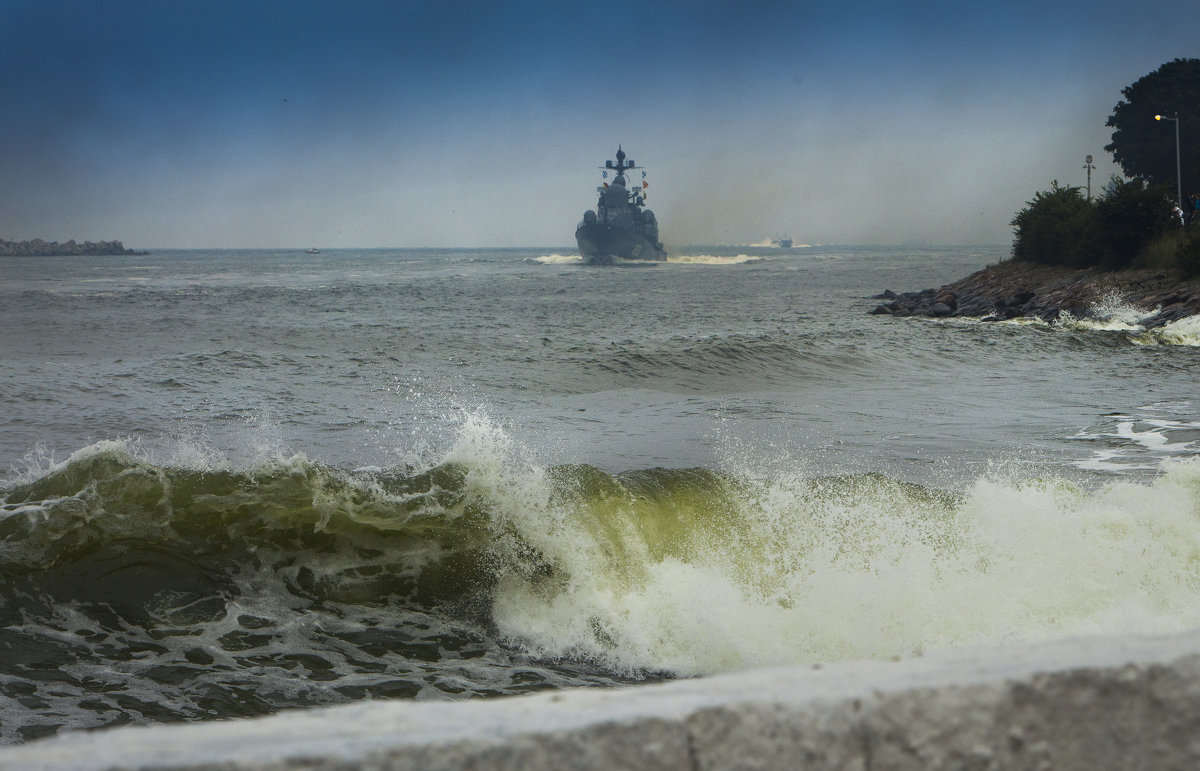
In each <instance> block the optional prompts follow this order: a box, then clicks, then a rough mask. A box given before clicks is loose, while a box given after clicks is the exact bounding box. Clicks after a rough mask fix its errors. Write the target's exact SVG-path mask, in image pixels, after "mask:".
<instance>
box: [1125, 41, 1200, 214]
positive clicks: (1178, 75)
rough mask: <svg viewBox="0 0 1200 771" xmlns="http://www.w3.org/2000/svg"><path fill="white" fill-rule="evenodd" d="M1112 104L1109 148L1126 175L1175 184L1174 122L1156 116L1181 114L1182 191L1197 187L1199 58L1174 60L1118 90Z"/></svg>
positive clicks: (1199, 178) (1199, 171)
mask: <svg viewBox="0 0 1200 771" xmlns="http://www.w3.org/2000/svg"><path fill="white" fill-rule="evenodd" d="M1121 94H1122V96H1124V97H1125V98H1124V99H1123V100H1121V101H1120V102H1118V103H1117V106H1116V107H1114V108H1113V112H1112V115H1110V116H1108V121H1107V122H1106V123H1105V125H1106V126H1111V127H1112V128H1113V129H1114V130H1113V133H1112V143H1111V144H1108V145H1105V147H1104V149H1105V150H1107V151H1108V152H1110V153H1112V156H1113V160H1114V161H1115V162H1116V163H1117V164H1119V165H1120V167H1121V169H1122V171H1124V172H1125V175H1126V176H1128V177H1133V178H1135V179H1144V180H1146V181H1147V182H1149V183H1150V184H1151V185H1163V186H1168V185H1169V186H1170V187H1172V188H1173V187H1174V186H1175V185H1174V183H1175V125H1176V124H1175V123H1174V122H1173V121H1168V120H1163V121H1157V120H1155V119H1154V116H1155V115H1159V114H1161V115H1164V116H1168V117H1174V116H1175V115H1176V114H1177V113H1178V115H1179V148H1180V165H1181V166H1182V172H1181V176H1182V177H1183V189H1184V190H1185V191H1189V190H1196V189H1197V188H1198V186H1200V59H1175V60H1174V61H1170V62H1167V63H1166V64H1164V65H1162V66H1161V67H1159V68H1158V69H1157V70H1155V71H1154V72H1152V73H1150V74H1149V75H1144V76H1142V77H1141V78H1139V79H1138V80H1137V81H1135V82H1134V83H1133V84H1132V85H1130V86H1126V87H1125V88H1123V89H1121Z"/></svg>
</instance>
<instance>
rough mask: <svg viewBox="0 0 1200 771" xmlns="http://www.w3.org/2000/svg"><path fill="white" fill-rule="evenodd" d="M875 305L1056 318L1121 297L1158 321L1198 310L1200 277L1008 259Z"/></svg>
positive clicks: (889, 309) (1080, 314) (879, 310)
mask: <svg viewBox="0 0 1200 771" xmlns="http://www.w3.org/2000/svg"><path fill="white" fill-rule="evenodd" d="M871 299H875V300H882V302H881V303H880V304H879V305H878V306H876V307H875V308H874V309H873V310H872V311H870V312H871V313H873V314H876V315H890V316H932V317H950V316H968V317H974V318H980V319H983V320H987V321H1003V320H1007V319H1013V318H1022V317H1024V318H1038V319H1042V320H1043V321H1054V320H1055V319H1057V318H1058V317H1059V315H1060V314H1061V313H1062V312H1064V311H1066V312H1067V313H1070V314H1071V315H1072V316H1075V317H1076V318H1087V317H1089V316H1093V315H1095V309H1096V308H1097V306H1100V305H1101V304H1102V303H1108V304H1111V302H1109V301H1111V300H1114V299H1115V300H1117V301H1119V302H1121V303H1124V304H1126V305H1130V306H1133V307H1135V308H1138V309H1139V310H1142V311H1144V312H1145V313H1146V316H1145V318H1143V319H1142V320H1141V322H1140V323H1141V325H1142V326H1143V327H1145V328H1146V329H1152V328H1154V327H1160V326H1163V325H1164V324H1168V323H1170V322H1172V321H1176V320H1178V319H1181V318H1185V317H1187V316H1193V315H1196V314H1200V278H1191V279H1183V278H1182V277H1181V276H1179V275H1176V274H1173V273H1171V272H1168V271H1161V270H1148V269H1140V270H1119V271H1101V270H1098V269H1096V268H1085V269H1073V268H1066V267H1062V266H1057V265H1038V264H1035V263H1030V262H1020V261H1017V260H1007V261H1005V262H1001V263H999V264H997V265H990V266H988V267H986V268H984V269H983V270H979V271H976V272H975V273H972V274H971V275H969V276H967V277H966V278H963V279H959V280H958V281H955V282H953V283H950V284H946V285H944V286H942V287H939V288H937V289H925V290H922V291H919V292H903V293H897V292H893V291H891V290H888V291H885V292H883V293H882V294H878V295H875V296H874V297H873V298H871Z"/></svg>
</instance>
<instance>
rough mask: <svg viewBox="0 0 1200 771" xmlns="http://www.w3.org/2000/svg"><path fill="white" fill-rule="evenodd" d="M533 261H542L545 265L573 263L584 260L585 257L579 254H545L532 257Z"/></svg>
mask: <svg viewBox="0 0 1200 771" xmlns="http://www.w3.org/2000/svg"><path fill="white" fill-rule="evenodd" d="M529 260H530V261H531V262H540V263H541V264H543V265H573V264H575V263H577V262H583V257H581V256H580V255H578V254H558V253H554V254H543V255H540V256H538V257H530V258H529Z"/></svg>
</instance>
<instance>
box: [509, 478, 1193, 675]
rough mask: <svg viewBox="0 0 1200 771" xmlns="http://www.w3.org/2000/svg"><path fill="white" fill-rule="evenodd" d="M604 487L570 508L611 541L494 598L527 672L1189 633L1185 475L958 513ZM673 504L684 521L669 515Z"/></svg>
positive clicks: (729, 490) (692, 483) (754, 494)
mask: <svg viewBox="0 0 1200 771" xmlns="http://www.w3.org/2000/svg"><path fill="white" fill-rule="evenodd" d="M614 481H615V482H616V486H617V489H618V490H619V491H620V493H616V494H614V493H613V492H610V493H608V494H607V496H606V499H605V500H606V504H605V505H604V506H602V507H597V506H592V505H589V504H588V503H586V502H581V505H578V506H576V507H575V510H576V512H577V513H578V514H579V515H580V516H585V517H586V516H602V517H606V518H614V517H615V518H617V519H618V520H621V522H622V524H621V526H612V525H609V526H607V527H605V528H603V534H602V537H600V538H597V536H596V535H595V534H594V533H591V532H587V529H588V528H574V529H571V530H570V531H569V536H567V538H568V540H567V542H565V543H562V544H559V545H558V546H557V551H556V552H554V557H553V559H551V562H552V563H554V564H555V565H556V566H557V567H558V569H559V570H560V571H562V572H563V573H565V574H566V575H567V578H565V579H560V580H559V581H558V582H556V583H555V584H553V585H552V586H548V585H546V584H544V583H543V584H536V585H535V584H533V583H530V582H522V581H515V580H509V581H505V582H502V583H501V584H500V585H499V586H498V588H497V596H496V600H495V602H494V607H493V612H494V617H495V620H496V623H497V625H498V626H499V628H500V629H501V630H502V632H504V634H505V635H506V636H507V637H509V638H510V639H513V640H516V641H520V642H521V644H523V645H526V646H528V648H529V650H531V651H532V652H535V653H536V654H538V655H542V656H568V657H569V656H578V655H587V656H595V657H599V658H600V659H601V660H603V661H606V662H609V664H610V665H611V666H614V667H618V668H629V669H639V668H641V669H649V670H667V671H672V672H675V673H677V674H705V673H712V672H717V671H723V670H728V669H736V668H743V667H748V666H762V665H769V664H784V663H801V662H811V661H821V660H829V659H835V658H859V657H887V656H895V655H905V654H911V653H915V652H920V651H922V650H926V649H929V648H935V647H946V646H958V645H975V644H992V645H994V644H1005V643H1008V642H1018V641H1027V640H1037V639H1046V638H1051V637H1057V636H1064V635H1078V634H1099V633H1106V634H1119V633H1133V632H1168V631H1175V630H1179V629H1185V628H1189V627H1191V626H1195V625H1197V624H1200V517H1198V511H1197V507H1198V506H1200V462H1197V461H1195V460H1192V461H1186V462H1182V463H1176V464H1168V465H1167V466H1165V467H1164V470H1163V474H1162V475H1161V476H1160V477H1159V478H1158V479H1156V480H1155V481H1154V482H1152V483H1151V484H1149V485H1139V484H1133V483H1125V482H1122V483H1116V484H1113V485H1110V486H1108V487H1105V488H1103V489H1100V490H1097V491H1091V492H1089V491H1085V490H1081V489H1079V488H1077V487H1075V486H1074V485H1072V484H1070V483H1067V482H1065V481H1058V480H1054V479H1045V480H1040V479H1035V480H1015V481H1012V480H1010V481H1001V480H994V479H981V480H979V481H977V482H976V483H975V484H974V485H973V486H972V487H971V488H970V489H969V490H967V491H966V492H965V493H964V494H962V495H961V496H955V495H949V494H943V493H938V492H936V491H933V490H928V489H925V488H921V487H918V486H913V485H907V484H902V483H899V482H896V481H894V480H889V479H886V478H883V477H879V476H876V475H864V476H856V477H842V478H832V479H815V480H804V479H775V480H769V481H767V482H766V483H765V484H763V483H759V484H756V485H754V484H745V483H737V482H732V481H731V482H720V483H713V482H705V483H702V484H701V485H700V486H697V475H696V474H694V473H690V472H689V473H685V474H680V475H679V476H676V477H674V478H673V479H672V480H671V484H668V485H667V486H666V487H665V488H664V492H663V493H662V494H660V495H659V496H657V497H649V496H644V495H640V494H637V493H634V492H633V491H632V488H631V487H630V486H626V485H625V484H624V483H623V481H622V479H621V478H620V477H616V478H614ZM621 493H623V494H621ZM683 499H689V503H688V504H687V506H688V507H696V508H689V509H688V511H687V513H686V514H684V515H681V514H680V511H679V509H680V501H681V500H683ZM709 512H711V513H712V515H713V516H712V517H711V518H709V517H708V516H707V515H708V514H709ZM681 517H684V518H689V519H692V520H696V521H701V522H703V523H704V524H702V525H693V526H691V527H689V528H687V529H684V530H683V531H682V532H681V533H680V536H679V540H678V541H677V542H673V543H672V544H670V546H669V547H668V548H661V547H660V548H659V549H658V550H657V551H658V553H657V555H655V551H656V550H655V548H654V544H653V539H652V538H647V537H646V536H645V535H644V533H646V532H652V531H655V530H660V528H657V527H656V526H655V525H656V523H659V522H661V521H663V520H670V521H672V522H677V521H679V520H680V518H681ZM592 527H593V528H595V527H596V526H595V525H593V526H592ZM614 539H616V540H619V541H620V543H613V542H612V541H613V540H614ZM549 551H550V550H549V549H544V550H543V553H548V552H549ZM630 560H635V561H636V560H645V561H644V562H640V563H637V564H630V563H629V561H630Z"/></svg>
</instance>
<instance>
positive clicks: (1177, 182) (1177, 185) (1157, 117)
mask: <svg viewBox="0 0 1200 771" xmlns="http://www.w3.org/2000/svg"><path fill="white" fill-rule="evenodd" d="M1154 119H1155V120H1173V121H1175V192H1176V194H1177V195H1178V196H1179V211H1183V180H1182V179H1181V178H1180V176H1179V113H1175V117H1174V118H1168V117H1167V116H1166V115H1155V116H1154Z"/></svg>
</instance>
